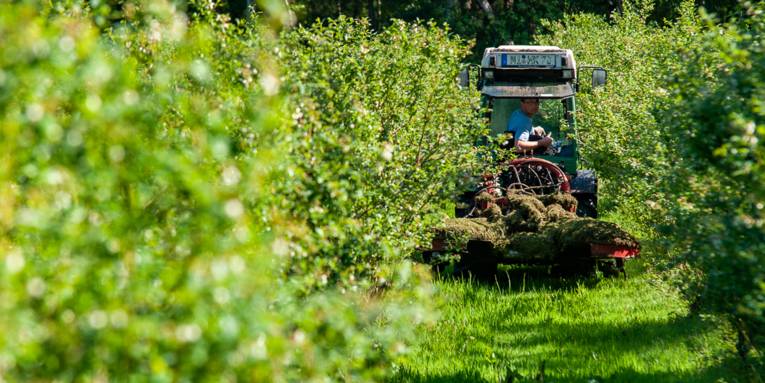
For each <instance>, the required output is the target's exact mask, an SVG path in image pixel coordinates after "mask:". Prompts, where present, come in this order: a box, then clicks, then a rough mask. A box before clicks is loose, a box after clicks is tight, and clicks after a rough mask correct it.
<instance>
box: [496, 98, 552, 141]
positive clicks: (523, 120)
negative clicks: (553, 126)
mask: <svg viewBox="0 0 765 383" xmlns="http://www.w3.org/2000/svg"><path fill="white" fill-rule="evenodd" d="M538 111H539V99H538V98H522V99H521V107H520V108H519V109H516V110H515V111H514V112H513V114H512V115H510V120H509V121H508V122H507V131H506V133H512V134H513V137H514V138H515V148H516V150H518V151H520V152H529V151H532V152H534V153H542V152H544V151H545V150H547V147H549V146H550V145H551V144H552V142H553V140H552V138H550V137H549V136H548V135H545V133H544V129H542V128H541V127H534V128H532V127H531V118H532V117H534V115H535V114H537V112H538Z"/></svg>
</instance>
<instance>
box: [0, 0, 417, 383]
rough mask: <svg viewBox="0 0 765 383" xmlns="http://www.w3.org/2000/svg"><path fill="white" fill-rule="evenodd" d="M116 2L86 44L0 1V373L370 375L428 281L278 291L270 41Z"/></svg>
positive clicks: (277, 123)
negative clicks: (116, 14)
mask: <svg viewBox="0 0 765 383" xmlns="http://www.w3.org/2000/svg"><path fill="white" fill-rule="evenodd" d="M126 7H128V8H130V7H133V8H130V12H131V13H130V14H129V15H128V13H126V18H125V19H124V20H123V22H122V23H121V24H120V25H118V26H115V27H114V28H108V29H105V30H104V31H103V34H101V32H100V31H99V30H98V29H97V28H96V27H95V26H94V25H93V23H92V22H91V20H92V18H91V16H92V15H91V14H90V13H88V11H87V10H85V9H84V8H82V7H78V6H77V5H76V4H75V5H72V6H71V7H63V8H61V9H58V10H55V11H52V10H51V9H50V8H48V7H47V6H41V5H39V4H28V5H27V4H9V3H3V4H0V45H2V46H3V55H2V56H0V135H1V136H2V137H3V139H2V140H0V149H1V150H0V317H2V318H3V320H2V321H0V376H2V377H3V379H7V380H10V381H28V380H96V379H98V380H135V381H147V380H159V381H177V380H178V381H190V380H219V379H225V380H242V381H251V380H255V381H312V380H322V381H325V380H340V381H368V380H378V379H380V378H381V377H382V376H384V375H385V374H387V373H388V371H390V358H391V357H392V356H394V355H396V354H397V353H400V352H403V351H404V350H405V349H406V347H405V344H406V342H407V341H408V339H409V338H408V334H409V332H408V331H409V330H410V329H411V328H412V325H413V324H417V323H419V322H420V321H422V320H423V319H425V318H427V317H428V311H427V305H419V304H416V303H419V302H423V301H424V299H425V297H426V296H427V294H428V289H427V285H421V284H418V281H419V280H420V277H419V276H418V275H419V273H418V271H417V270H413V269H412V267H411V265H409V264H402V265H381V266H380V270H381V271H380V272H381V273H383V274H384V275H386V276H388V279H389V281H390V282H389V284H388V285H389V286H388V291H387V293H386V294H379V293H378V294H377V295H374V294H370V293H368V292H367V291H359V292H352V291H346V292H344V293H341V292H340V291H338V290H335V289H328V290H326V291H318V292H316V293H314V294H311V295H309V296H305V295H304V294H303V290H304V289H301V288H300V285H299V284H298V285H297V286H293V284H292V283H288V282H290V281H288V280H285V279H282V278H280V276H279V273H278V270H279V268H280V265H281V264H282V263H283V259H284V257H283V256H284V255H287V253H288V251H289V249H290V247H291V245H290V243H289V240H288V237H287V233H295V232H300V231H301V230H303V231H306V232H307V231H308V228H309V226H307V224H306V221H304V219H305V218H304V217H302V216H299V215H298V213H299V211H298V210H295V211H279V210H278V208H279V207H280V206H286V205H288V201H289V200H288V198H289V197H290V196H289V195H286V194H279V193H274V191H275V190H278V189H277V188H278V187H281V186H282V185H286V184H287V182H288V181H287V179H288V177H287V172H286V171H282V170H283V169H288V168H290V166H292V165H290V164H291V162H290V161H292V160H293V157H291V156H290V153H289V150H291V146H289V145H288V143H289V142H290V140H291V139H292V138H293V137H296V136H295V135H292V133H291V131H290V130H287V129H285V125H284V122H285V121H286V119H285V118H284V115H283V114H282V112H283V111H284V109H285V106H284V105H285V104H284V97H282V96H281V95H280V94H279V91H280V87H279V75H278V73H277V72H276V66H275V65H274V63H275V61H274V60H273V56H272V54H271V52H272V51H271V49H272V48H273V47H274V44H275V43H274V42H271V41H268V37H267V36H268V34H269V32H267V29H263V28H260V27H257V26H256V25H248V24H232V23H230V22H228V21H227V20H226V19H220V18H216V17H215V16H214V14H205V13H201V14H200V15H199V17H198V18H194V19H192V20H188V19H187V17H186V16H185V15H184V14H183V13H182V12H179V11H178V10H177V9H175V7H174V6H173V5H171V4H170V3H166V2H150V3H143V4H129V5H126ZM199 9H207V8H206V7H205V6H200V7H199ZM126 12H127V11H126ZM276 16H277V18H280V17H279V16H278V15H276ZM255 22H257V20H255ZM292 167H295V166H292ZM308 207H310V206H307V207H306V208H308ZM293 213H294V215H293ZM309 223H310V222H309ZM311 254H317V252H312V253H311ZM383 268H384V270H383ZM413 303H415V304H413Z"/></svg>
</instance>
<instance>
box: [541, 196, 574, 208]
mask: <svg viewBox="0 0 765 383" xmlns="http://www.w3.org/2000/svg"><path fill="white" fill-rule="evenodd" d="M539 200H540V201H541V202H542V203H543V204H544V205H545V206H547V207H550V206H551V205H560V206H561V207H562V208H563V210H566V211H576V207H577V205H578V204H579V201H577V200H576V197H574V196H573V195H571V194H568V193H555V194H549V195H545V196H541V197H539Z"/></svg>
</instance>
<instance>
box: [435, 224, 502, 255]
mask: <svg viewBox="0 0 765 383" xmlns="http://www.w3.org/2000/svg"><path fill="white" fill-rule="evenodd" d="M436 236H438V237H441V238H443V239H444V242H445V243H446V247H447V248H449V249H452V250H463V249H465V247H466V246H467V243H468V241H470V240H480V241H488V242H492V243H495V244H497V245H498V246H499V245H501V244H504V243H505V242H507V240H506V238H505V234H504V232H503V230H502V227H501V225H499V224H495V223H492V222H489V221H488V220H487V219H486V218H450V219H447V220H446V221H445V222H444V225H443V226H442V227H440V228H438V229H437V230H436Z"/></svg>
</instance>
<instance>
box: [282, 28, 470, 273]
mask: <svg viewBox="0 0 765 383" xmlns="http://www.w3.org/2000/svg"><path fill="white" fill-rule="evenodd" d="M467 53H468V50H467V47H466V46H465V44H464V42H462V41H461V40H459V39H457V38H455V37H453V36H451V35H450V34H449V32H448V31H447V30H445V29H442V28H439V27H437V26H435V25H433V24H407V23H404V22H396V23H394V24H393V25H391V26H390V27H388V28H386V29H385V30H383V31H381V32H380V33H373V32H372V31H371V30H370V29H369V25H368V24H367V23H366V21H354V20H351V19H347V18H344V17H341V18H339V19H337V20H330V21H327V22H324V23H322V22H319V23H316V24H314V25H313V26H312V27H310V28H297V29H296V30H294V31H292V32H290V33H288V34H286V35H285V36H284V38H283V41H282V45H281V50H280V63H281V64H282V66H283V67H284V75H283V78H284V79H285V84H284V86H285V89H286V90H287V93H288V94H289V95H290V96H289V97H288V100H289V108H290V109H289V113H290V114H291V117H292V121H291V125H292V129H293V130H294V136H293V137H291V139H290V141H289V143H288V146H289V148H290V152H291V154H292V157H293V159H294V161H295V162H294V164H293V166H292V167H291V168H290V169H289V170H288V172H289V173H290V174H294V177H293V178H290V179H289V180H288V182H287V184H286V185H285V190H284V191H283V193H285V194H286V195H287V196H288V197H289V198H287V201H288V205H286V206H285V209H287V210H290V211H292V212H293V214H294V215H296V216H299V217H301V218H302V219H304V220H305V221H306V222H307V224H308V226H309V227H310V228H311V229H312V235H310V236H305V235H303V234H302V233H295V234H294V237H295V242H296V244H298V246H297V247H296V248H295V253H294V257H295V258H294V262H293V263H292V267H293V270H292V271H296V272H299V273H302V272H300V271H301V270H311V272H312V273H314V274H316V273H318V274H317V275H320V278H322V279H321V280H320V281H319V283H324V282H326V279H327V278H329V280H330V281H340V282H341V283H342V284H346V283H348V282H351V284H355V283H353V281H354V280H357V279H360V280H365V279H367V278H368V277H370V276H373V277H374V278H375V279H380V278H383V279H385V278H386V277H385V276H384V275H377V274H379V273H380V271H381V270H380V269H379V266H380V265H381V264H384V263H385V262H390V261H391V260H396V259H400V258H401V257H402V256H406V255H408V253H409V252H411V251H413V250H414V248H415V247H416V246H417V245H419V246H427V245H429V243H427V241H429V238H428V234H429V228H431V227H432V226H433V225H434V224H436V223H437V222H438V220H439V219H440V218H441V217H442V216H443V215H444V214H443V212H444V211H445V204H446V203H447V202H448V201H450V200H452V197H453V195H454V193H455V190H456V188H457V184H458V183H459V182H460V179H461V177H462V175H463V174H469V173H470V172H471V171H472V168H473V167H474V165H475V164H476V158H477V156H476V151H477V150H478V149H477V148H475V147H474V145H473V144H474V142H475V141H476V140H477V138H478V137H479V136H480V135H481V134H482V132H483V131H484V127H483V124H482V122H481V120H480V119H479V118H478V110H477V105H478V94H477V92H476V91H475V90H468V89H460V88H459V86H458V83H457V80H456V79H457V74H458V72H459V70H460V60H461V58H462V57H464V56H465V55H466V54H467ZM315 254H318V255H319V256H315ZM312 255H313V256H312Z"/></svg>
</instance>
